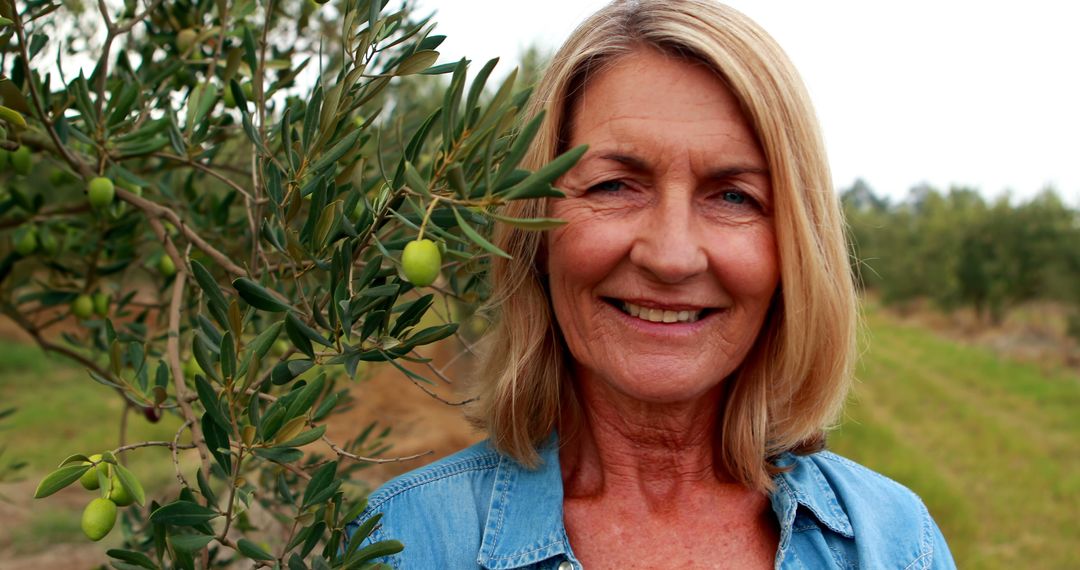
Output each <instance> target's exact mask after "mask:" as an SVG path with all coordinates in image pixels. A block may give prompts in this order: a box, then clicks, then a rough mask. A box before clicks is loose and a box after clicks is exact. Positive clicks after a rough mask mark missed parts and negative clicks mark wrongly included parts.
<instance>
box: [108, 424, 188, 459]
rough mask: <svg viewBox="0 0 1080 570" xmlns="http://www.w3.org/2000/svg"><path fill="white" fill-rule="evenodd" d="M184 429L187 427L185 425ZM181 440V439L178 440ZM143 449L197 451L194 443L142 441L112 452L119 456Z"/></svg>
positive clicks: (181, 429)
mask: <svg viewBox="0 0 1080 570" xmlns="http://www.w3.org/2000/svg"><path fill="white" fill-rule="evenodd" d="M183 427H187V424H184V426H183ZM183 427H181V428H180V431H178V432H177V435H179V434H180V433H181V432H182V431H183ZM177 440H179V438H177ZM143 447H168V448H169V449H170V450H178V449H195V444H194V443H178V441H141V442H139V443H129V444H128V445H122V446H120V447H117V448H116V449H114V450H112V452H113V455H119V454H121V453H123V452H125V451H131V450H132V449H141V448H143Z"/></svg>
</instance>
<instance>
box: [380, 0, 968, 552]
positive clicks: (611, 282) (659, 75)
mask: <svg viewBox="0 0 1080 570" xmlns="http://www.w3.org/2000/svg"><path fill="white" fill-rule="evenodd" d="M541 110H543V111H546V122H545V123H544V125H543V127H542V128H541V131H540V134H539V136H538V137H537V139H536V142H535V146H534V148H533V149H532V153H531V156H530V157H529V159H528V160H529V161H530V164H531V165H532V166H538V165H541V164H543V163H545V162H547V161H549V160H551V159H552V158H553V157H554V156H556V155H557V154H558V153H559V152H562V151H564V150H566V149H568V148H572V147H575V146H577V145H581V144H587V145H589V149H588V152H587V153H586V154H585V155H584V156H583V158H582V159H581V161H580V162H579V163H578V164H577V165H576V166H575V167H574V168H573V169H572V170H571V171H569V172H568V173H567V174H566V175H565V176H564V177H563V178H562V179H561V180H560V181H559V182H558V184H557V186H559V187H560V189H562V190H563V191H564V192H565V194H566V197H565V198H560V199H554V200H549V201H546V202H545V201H534V202H531V203H524V204H519V203H515V204H513V205H511V206H508V209H509V210H511V211H510V212H509V213H510V214H511V215H517V216H553V217H559V218H562V219H564V220H566V224H565V225H563V226H560V227H559V228H557V229H554V230H550V231H549V232H547V233H545V234H538V233H529V232H524V231H519V230H516V229H514V228H509V227H508V228H505V229H503V230H502V233H501V234H500V235H498V236H497V242H498V245H499V246H500V247H502V248H504V249H505V250H506V251H508V252H510V253H511V254H512V256H513V259H511V260H501V259H495V260H494V266H493V269H492V286H493V288H494V291H495V295H496V298H497V302H498V304H497V310H498V315H497V316H498V320H497V324H496V325H495V327H494V330H493V331H492V332H491V333H490V344H489V347H488V349H487V354H486V356H485V357H484V359H483V362H482V366H481V369H480V371H479V386H480V394H479V407H478V408H477V409H476V410H474V419H475V420H476V421H477V422H478V423H479V424H480V425H481V426H483V427H484V428H485V429H486V430H487V432H488V434H489V436H490V438H489V440H488V441H485V442H483V443H480V444H478V445H476V446H473V447H471V448H469V449H466V450H464V451H462V452H459V453H457V454H455V455H453V456H450V457H448V458H446V459H443V460H441V461H438V462H436V463H433V464H431V465H429V466H426V467H424V468H421V469H418V470H416V471H413V472H411V473H408V474H406V475H403V476H401V477H399V478H397V479H395V480H393V481H391V482H389V483H387V484H386V485H384V486H383V487H382V488H380V489H379V490H378V491H376V492H375V493H374V494H372V495H371V497H370V500H369V506H368V509H367V512H366V513H365V514H364V515H362V517H361V518H366V517H368V516H371V515H373V514H375V513H383V515H384V516H383V518H382V519H381V522H380V524H381V526H380V528H379V529H378V530H376V532H375V533H374V539H375V540H381V539H386V538H396V539H398V540H401V541H402V542H404V543H405V550H404V551H403V552H402V553H400V554H398V555H395V556H393V557H391V558H390V559H388V560H387V562H389V563H390V564H392V565H394V566H397V567H400V568H408V569H412V568H424V569H427V568H451V569H456V568H477V567H481V568H488V569H492V570H494V569H510V568H537V569H548V568H551V569H555V568H558V569H560V570H565V569H571V568H574V569H579V568H587V569H589V570H594V569H598V568H767V567H774V566H775V567H777V568H852V567H863V568H947V567H953V563H952V559H951V557H950V554H949V551H948V548H947V547H946V545H945V542H944V539H943V538H942V535H941V533H940V531H939V530H938V528H937V526H936V525H935V524H934V522H933V520H932V519H931V517H930V516H929V514H928V513H927V510H926V508H925V507H924V506H923V504H922V502H921V501H920V500H919V499H918V498H917V497H916V496H915V495H914V494H912V493H911V492H910V491H908V490H907V489H905V488H903V487H902V486H900V485H899V484H897V483H894V482H892V481H890V480H888V479H886V478H885V477H883V476H881V475H878V474H876V473H874V472H872V471H870V470H868V469H866V468H864V467H861V466H859V465H857V464H855V463H853V462H851V461H849V460H846V459H843V458H841V457H838V456H836V455H834V454H831V453H828V452H825V451H823V448H824V439H825V438H824V435H825V430H826V428H827V427H828V426H829V425H830V424H831V423H832V422H833V421H834V420H835V418H836V416H837V413H838V411H839V409H840V406H841V403H842V401H843V399H844V397H845V394H846V392H847V389H848V385H849V377H850V375H851V368H852V361H853V357H854V354H853V345H854V336H855V330H856V299H855V294H854V291H853V285H852V277H851V274H850V269H849V264H848V258H847V249H846V247H845V241H844V233H843V223H842V218H841V213H840V209H839V205H838V202H837V198H836V196H835V195H834V193H833V190H832V186H831V183H830V179H829V173H828V167H827V161H826V157H825V152H824V148H823V145H822V142H821V137H820V135H819V132H818V127H817V124H816V122H815V119H814V113H813V110H812V108H811V105H810V103H809V101H808V98H807V95H806V93H805V90H804V88H803V86H802V84H801V82H800V80H799V78H798V75H797V73H796V72H795V70H794V69H793V68H792V66H791V63H790V62H789V61H788V59H787V57H786V56H785V55H784V53H783V52H782V50H781V49H780V48H779V47H778V46H777V45H776V44H775V43H774V41H773V40H772V39H771V38H770V37H769V36H768V35H767V34H766V33H765V32H764V31H763V30H761V29H760V28H759V27H758V26H757V25H756V24H754V23H753V22H751V21H750V20H748V19H747V18H746V17H744V16H742V15H741V14H739V13H737V12H736V11H734V10H732V9H730V8H727V7H725V6H722V5H719V4H715V3H713V2H710V1H707V0H682V1H673V0H638V1H617V2H614V3H612V4H611V5H609V6H607V7H606V8H604V9H602V10H600V11H599V12H597V13H596V14H595V15H593V16H592V17H591V18H589V19H588V20H586V21H585V22H584V23H583V24H582V25H581V26H580V27H579V28H578V29H577V31H575V32H574V34H573V35H572V36H571V37H570V39H569V40H568V41H567V42H566V44H565V45H564V46H563V47H562V48H561V50H560V51H559V52H558V53H557V54H556V55H555V57H554V59H553V61H552V63H551V66H550V68H549V69H548V70H547V72H546V74H545V76H544V78H543V80H542V81H541V82H540V84H539V86H538V88H537V90H536V94H535V96H534V102H533V108H532V113H534V114H535V113H538V112H540V111H541Z"/></svg>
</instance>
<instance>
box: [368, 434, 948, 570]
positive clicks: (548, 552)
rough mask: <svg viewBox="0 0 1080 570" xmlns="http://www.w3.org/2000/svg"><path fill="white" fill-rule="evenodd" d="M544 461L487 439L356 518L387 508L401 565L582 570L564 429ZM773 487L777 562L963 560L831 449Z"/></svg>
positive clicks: (895, 489) (916, 507) (399, 486)
mask: <svg viewBox="0 0 1080 570" xmlns="http://www.w3.org/2000/svg"><path fill="white" fill-rule="evenodd" d="M540 455H541V458H542V459H543V463H542V465H541V466H540V468H538V469H536V470H528V469H525V468H523V467H521V466H520V465H519V464H518V463H517V462H515V461H514V460H512V459H510V458H507V457H505V456H503V455H501V454H499V453H498V452H496V451H495V450H494V449H493V448H492V447H491V446H490V445H489V444H488V443H487V442H486V441H484V442H481V443H478V444H476V445H474V446H472V447H469V448H467V449H465V450H462V451H460V452H458V453H456V454H454V455H451V456H449V457H446V458H444V459H442V460H440V461H436V462H435V463H432V464H431V465H428V466H425V467H422V468H420V469H417V470H415V471H412V472H409V473H406V474H404V475H402V476H400V477H397V478H396V479H393V480H391V481H389V482H387V483H386V484H385V485H383V486H382V487H380V488H379V489H378V490H377V491H375V492H374V493H372V495H371V496H370V497H369V500H368V507H367V510H365V511H364V513H363V514H361V515H360V517H359V518H357V520H356V521H355V522H353V523H352V524H350V525H349V528H348V532H349V535H350V536H351V535H352V533H353V532H354V531H355V529H356V526H357V525H358V524H359V523H360V522H362V521H363V520H365V519H367V518H369V517H371V516H372V515H374V514H376V513H383V518H382V520H381V521H380V525H379V527H378V528H377V529H376V530H375V531H374V533H372V536H371V538H370V539H369V540H374V541H378V540H385V539H391V538H392V539H397V540H400V541H402V542H403V543H404V544H405V550H404V551H403V552H401V553H399V554H397V555H394V556H391V557H389V558H387V559H385V560H383V562H386V563H387V564H390V565H391V566H393V567H395V568H400V569H406V570H412V569H429V568H430V569H444V568H445V569H458V568H462V569H465V568H485V569H488V570H509V569H528V570H567V569H568V568H573V569H575V570H581V568H582V565H581V563H580V562H579V561H578V560H577V558H575V557H574V553H573V551H572V550H571V549H570V541H569V539H568V538H567V535H566V529H565V527H564V526H563V520H562V499H563V494H562V475H561V472H560V470H559V454H558V442H557V439H556V437H555V436H554V435H553V436H552V437H551V439H550V440H549V441H548V442H547V444H546V445H544V446H543V447H542V448H541V450H540ZM779 463H780V464H781V465H784V466H786V467H789V468H790V469H789V470H788V471H786V472H784V473H781V474H779V475H777V476H776V478H775V479H774V481H775V482H776V490H775V492H774V493H773V494H772V495H771V497H770V500H771V502H772V509H773V512H774V513H775V514H776V517H777V520H778V521H779V527H780V544H779V548H778V549H777V552H776V564H775V567H776V568H777V569H784V570H788V569H791V570H796V569H805V570H810V569H817V568H843V569H852V568H872V569H893V568H895V569H903V570H915V569H945V568H955V567H956V565H955V564H954V562H953V559H952V555H951V554H950V553H949V549H948V546H947V545H946V544H945V539H944V538H943V537H942V535H941V531H940V530H939V529H938V527H937V525H936V524H935V523H934V520H933V519H932V518H931V517H930V514H929V513H928V512H927V510H926V507H925V506H924V505H923V502H922V501H921V500H920V499H919V498H918V497H917V496H915V494H914V493H912V492H911V491H909V490H908V489H907V488H905V487H904V486H902V485H900V484H899V483H896V482H895V481H892V480H891V479H888V478H887V477H885V476H883V475H880V474H878V473H875V472H873V471H871V470H869V469H867V468H865V467H863V466H861V465H859V464H857V463H855V462H853V461H850V460H848V459H845V458H843V457H840V456H838V455H836V454H834V453H830V452H820V453H815V454H812V455H807V456H798V455H793V454H787V455H785V456H783V457H782V458H781V460H780V462H779Z"/></svg>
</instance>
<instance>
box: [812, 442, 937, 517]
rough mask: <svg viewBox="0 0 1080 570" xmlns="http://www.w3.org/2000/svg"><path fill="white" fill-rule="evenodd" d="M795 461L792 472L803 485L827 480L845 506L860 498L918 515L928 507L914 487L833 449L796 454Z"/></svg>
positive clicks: (862, 500) (879, 505)
mask: <svg viewBox="0 0 1080 570" xmlns="http://www.w3.org/2000/svg"><path fill="white" fill-rule="evenodd" d="M795 463H796V466H795V468H794V469H793V470H792V474H793V476H794V477H797V478H802V479H804V480H805V481H803V482H804V483H808V484H807V485H801V487H803V488H809V489H813V488H814V485H811V484H809V483H811V482H817V483H822V482H824V483H825V484H827V485H828V487H829V488H830V489H831V490H832V491H833V492H834V493H835V494H836V495H837V498H838V499H840V500H843V501H844V502H845V506H849V507H858V506H859V503H861V502H872V503H873V504H874V505H876V506H877V507H878V508H880V507H883V506H892V507H895V508H897V509H901V510H902V511H905V512H910V513H911V514H912V515H916V516H917V515H920V514H921V513H924V512H925V511H926V507H925V506H923V502H922V500H921V499H920V498H919V496H918V495H916V494H915V492H914V491H912V490H911V489H908V488H907V487H905V486H904V485H902V484H901V483H898V482H896V481H894V480H893V479H890V478H889V477H887V476H885V475H882V474H881V473H878V472H877V471H874V470H873V469H870V468H869V467H866V466H864V465H861V464H859V463H857V462H855V461H852V460H851V459H848V458H847V457H843V456H841V455H837V454H836V453H833V452H831V451H820V452H817V453H812V454H810V455H803V456H796V461H795ZM811 465H812V466H813V467H812V468H811ZM800 467H801V468H800Z"/></svg>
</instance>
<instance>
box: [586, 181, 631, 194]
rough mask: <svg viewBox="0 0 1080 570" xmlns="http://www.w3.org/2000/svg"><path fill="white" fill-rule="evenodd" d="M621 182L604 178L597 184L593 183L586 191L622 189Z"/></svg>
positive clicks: (614, 190) (608, 191) (616, 190)
mask: <svg viewBox="0 0 1080 570" xmlns="http://www.w3.org/2000/svg"><path fill="white" fill-rule="evenodd" d="M623 186H624V185H623V183H622V181H620V180H605V181H603V182H601V183H599V184H594V185H592V186H590V187H589V189H588V192H607V193H610V192H618V191H619V190H622V189H623Z"/></svg>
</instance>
